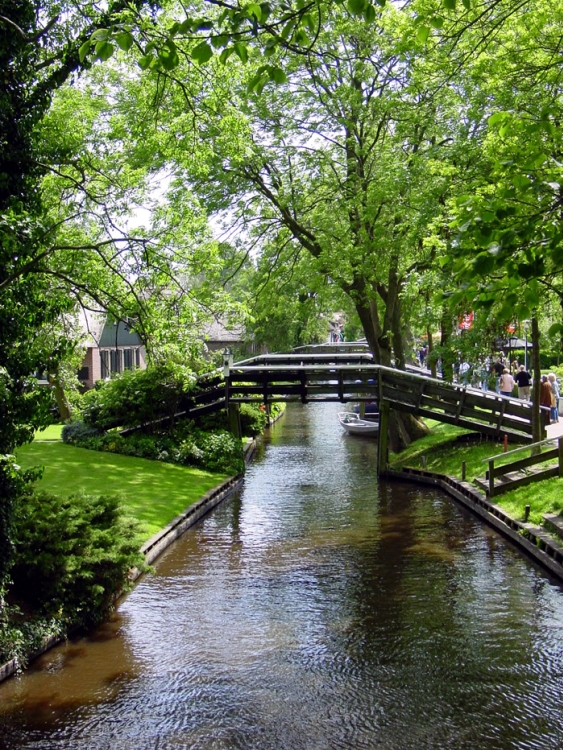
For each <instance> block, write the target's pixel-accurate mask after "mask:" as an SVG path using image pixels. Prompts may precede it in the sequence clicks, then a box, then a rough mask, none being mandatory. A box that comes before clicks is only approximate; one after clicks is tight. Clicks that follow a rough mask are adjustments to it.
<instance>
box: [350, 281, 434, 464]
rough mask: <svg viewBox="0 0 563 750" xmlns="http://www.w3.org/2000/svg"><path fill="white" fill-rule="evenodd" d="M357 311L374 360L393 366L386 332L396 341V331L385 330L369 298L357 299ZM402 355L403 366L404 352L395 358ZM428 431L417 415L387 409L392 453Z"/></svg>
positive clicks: (373, 301) (374, 302) (389, 341)
mask: <svg viewBox="0 0 563 750" xmlns="http://www.w3.org/2000/svg"><path fill="white" fill-rule="evenodd" d="M397 293H398V290H397ZM364 299H365V298H364ZM386 301H387V302H388V301H389V299H388V298H387V300H386ZM395 309H396V308H395ZM356 311H357V313H358V316H359V318H360V320H361V322H362V326H363V329H364V333H365V335H366V339H367V342H368V344H369V347H370V349H371V351H372V353H373V356H374V360H375V362H376V363H377V364H379V365H383V366H384V367H392V366H393V361H392V360H393V357H392V354H393V352H392V349H391V337H390V335H389V334H390V333H392V334H393V342H395V338H396V336H395V332H386V331H383V330H382V327H381V322H380V316H379V312H378V309H377V303H376V301H375V300H373V299H372V300H369V302H368V303H367V304H366V302H364V303H363V304H362V302H360V301H356ZM397 320H399V318H397ZM397 328H398V333H399V339H400V341H401V351H402V335H400V334H401V331H400V323H398V324H397ZM401 356H402V361H403V368H402V369H404V354H402V355H401V354H399V357H398V358H396V359H400V358H401ZM428 433H429V430H428V428H427V427H426V425H424V423H423V422H421V421H420V420H418V419H416V417H413V416H412V414H402V413H400V412H396V411H393V410H392V411H391V412H390V414H389V449H390V450H391V451H392V452H393V453H400V451H402V450H403V449H404V448H406V447H407V445H410V443H412V442H413V440H418V439H419V438H421V437H424V436H425V435H428Z"/></svg>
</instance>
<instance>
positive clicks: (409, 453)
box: [390, 420, 563, 526]
mask: <svg viewBox="0 0 563 750" xmlns="http://www.w3.org/2000/svg"><path fill="white" fill-rule="evenodd" d="M425 423H426V424H427V425H428V427H429V428H430V429H431V430H432V433H431V434H430V435H428V436H426V437H424V438H421V439H420V440H417V441H415V442H414V443H412V444H411V445H409V447H408V448H407V449H406V450H405V451H403V452H402V453H400V454H391V456H390V464H391V467H392V468H394V469H400V468H402V467H403V466H410V467H412V468H415V469H422V468H424V463H425V461H426V468H427V469H428V470H429V471H435V472H437V473H440V474H447V475H449V476H452V477H457V478H458V479H461V476H462V463H463V462H465V467H466V475H465V476H466V481H468V482H471V481H473V479H475V478H476V477H483V476H484V475H485V472H486V470H487V463H486V460H487V459H488V458H491V457H492V456H496V455H498V454H499V453H502V452H503V447H504V446H503V443H502V442H495V441H482V442H467V443H465V442H461V441H460V440H459V438H460V436H462V435H466V434H468V433H469V431H468V430H463V429H461V428H459V427H454V426H452V425H447V424H442V423H440V422H435V421H433V420H425ZM508 447H509V449H510V450H511V449H513V448H516V447H517V446H516V445H509V446H508ZM527 455H529V452H528V451H522V452H521V453H520V454H518V456H517V457H518V458H524V457H525V456H527ZM514 458H515V457H513V456H509V457H508V458H507V461H508V460H513V459H514ZM496 463H497V464H499V463H502V461H500V462H496ZM495 504H497V505H499V506H500V507H501V508H503V509H504V510H505V511H506V512H507V513H508V514H509V515H511V516H512V517H513V518H515V519H516V520H519V521H522V520H524V514H525V508H526V505H529V506H530V515H529V519H528V520H529V521H530V522H531V523H533V524H536V525H538V526H539V525H541V523H542V521H543V518H542V516H543V514H544V513H556V514H560V513H562V511H563V479H559V478H554V479H546V480H544V481H542V482H536V483H533V484H529V485H527V486H526V487H520V488H518V489H516V490H512V491H511V492H506V493H505V494H502V495H498V497H495Z"/></svg>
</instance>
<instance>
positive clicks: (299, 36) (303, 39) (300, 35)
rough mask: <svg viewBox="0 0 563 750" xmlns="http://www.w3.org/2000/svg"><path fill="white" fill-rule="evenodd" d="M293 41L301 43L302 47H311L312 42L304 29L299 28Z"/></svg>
mask: <svg viewBox="0 0 563 750" xmlns="http://www.w3.org/2000/svg"><path fill="white" fill-rule="evenodd" d="M293 41H294V42H295V44H300V45H301V46H302V47H309V46H310V44H311V40H310V39H309V37H308V36H307V34H306V33H305V31H304V30H303V29H297V32H296V33H295V36H294V37H293Z"/></svg>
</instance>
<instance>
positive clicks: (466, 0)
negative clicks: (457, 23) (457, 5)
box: [461, 0, 471, 10]
mask: <svg viewBox="0 0 563 750" xmlns="http://www.w3.org/2000/svg"><path fill="white" fill-rule="evenodd" d="M461 2H462V3H463V6H464V8H466V9H467V10H471V0H461Z"/></svg>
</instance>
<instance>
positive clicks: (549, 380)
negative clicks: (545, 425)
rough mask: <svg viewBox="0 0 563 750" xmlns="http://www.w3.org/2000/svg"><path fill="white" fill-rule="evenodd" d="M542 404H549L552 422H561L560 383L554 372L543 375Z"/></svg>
mask: <svg viewBox="0 0 563 750" xmlns="http://www.w3.org/2000/svg"><path fill="white" fill-rule="evenodd" d="M540 404H541V405H542V406H549V409H550V423H551V424H554V422H559V384H558V383H557V377H556V375H555V373H554V372H550V373H549V375H542V376H541V389H540Z"/></svg>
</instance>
